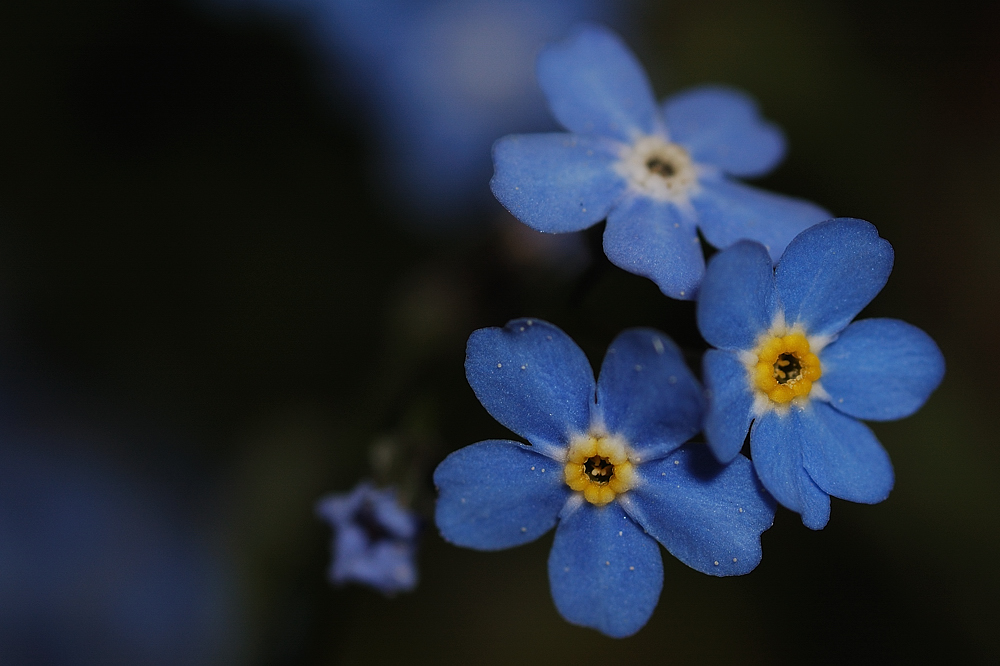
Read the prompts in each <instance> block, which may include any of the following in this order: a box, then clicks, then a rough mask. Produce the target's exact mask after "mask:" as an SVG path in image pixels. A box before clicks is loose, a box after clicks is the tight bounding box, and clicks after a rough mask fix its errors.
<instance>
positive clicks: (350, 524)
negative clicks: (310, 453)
mask: <svg viewBox="0 0 1000 666" xmlns="http://www.w3.org/2000/svg"><path fill="white" fill-rule="evenodd" d="M316 512H317V513H318V514H319V515H320V516H322V517H323V518H325V519H326V520H327V521H328V522H329V523H330V525H331V526H332V527H333V561H332V562H331V563H330V570H329V577H330V581H331V582H333V583H336V584H338V585H343V584H344V583H347V582H351V581H354V582H358V583H363V584H365V585H370V586H371V587H374V588H375V589H377V590H380V591H381V592H382V593H383V594H394V593H396V592H407V591H409V590H412V589H413V588H415V587H416V586H417V566H416V564H415V563H414V558H415V557H416V552H417V532H418V528H419V521H418V519H417V517H416V516H415V515H414V514H413V513H412V512H410V511H408V510H406V509H404V508H403V507H401V506H400V505H399V504H398V503H397V501H396V493H395V491H393V490H392V489H386V490H377V489H376V488H375V487H373V486H372V485H371V484H370V483H368V482H362V483H359V484H358V485H357V486H356V487H355V488H354V490H352V491H351V492H349V493H345V494H341V495H328V496H327V497H324V498H323V499H322V500H320V501H319V503H318V504H317V505H316Z"/></svg>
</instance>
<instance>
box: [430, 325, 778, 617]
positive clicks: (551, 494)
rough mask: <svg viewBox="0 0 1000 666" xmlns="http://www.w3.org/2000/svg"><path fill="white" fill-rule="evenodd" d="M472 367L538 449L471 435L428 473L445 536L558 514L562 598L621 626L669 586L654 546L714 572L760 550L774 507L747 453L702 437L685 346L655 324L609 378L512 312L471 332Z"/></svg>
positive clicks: (633, 340)
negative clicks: (716, 451) (722, 455)
mask: <svg viewBox="0 0 1000 666" xmlns="http://www.w3.org/2000/svg"><path fill="white" fill-rule="evenodd" d="M466 375H467V377H468V379H469V384H470V385H471V386H472V388H473V390H474V391H475V393H476V396H477V397H478V398H479V400H480V402H482V404H483V406H485V407H486V409H487V410H488V411H489V412H490V414H492V415H493V417H494V418H496V419H497V420H498V421H499V422H500V423H502V424H503V425H505V426H506V427H508V428H510V429H511V430H513V431H514V432H515V433H517V434H518V435H520V436H522V437H524V438H525V439H527V440H528V441H529V442H530V443H531V445H530V446H527V445H525V444H521V443H519V442H514V441H506V440H491V441H485V442H479V443H478V444H473V445H472V446H468V447H466V448H464V449H460V450H459V451H456V452H454V453H452V454H451V455H449V456H448V457H447V458H446V459H445V460H444V462H442V463H441V465H440V466H439V467H438V468H437V470H436V471H435V473H434V483H435V485H437V487H438V489H439V491H440V497H439V499H438V503H437V511H436V520H437V525H438V528H439V529H440V530H441V534H442V535H443V536H444V538H445V539H447V540H448V541H451V542H453V543H455V544H458V545H460V546H467V547H470V548H477V549H481V550H497V549H501V548H509V547H511V546H517V545H520V544H524V543H528V542H529V541H533V540H535V539H537V538H538V537H540V536H541V535H543V534H545V533H546V532H548V531H549V530H550V529H551V528H552V527H553V526H555V525H556V523H557V522H558V527H557V528H556V535H555V541H554V543H553V545H552V551H551V553H550V555H549V565H548V569H549V581H550V584H551V588H552V596H553V598H554V599H555V603H556V607H557V608H558V609H559V612H560V613H561V614H562V615H563V617H565V618H566V619H567V620H568V621H570V622H573V623H575V624H580V625H584V626H587V627H592V628H595V629H597V630H599V631H601V632H603V633H605V634H607V635H609V636H615V637H621V636H628V635H631V634H633V633H635V632H636V631H638V630H639V629H640V628H641V627H642V626H643V625H644V624H645V623H646V621H647V620H648V619H649V616H650V615H651V614H652V612H653V609H654V607H655V606H656V603H657V600H658V599H659V596H660V589H661V588H662V585H663V563H662V561H661V559H660V552H659V547H658V546H657V541H659V542H660V543H662V544H663V545H664V546H665V547H666V548H667V550H669V551H670V553H671V554H673V555H674V556H675V557H677V558H678V559H680V560H681V561H682V562H684V563H685V564H687V565H689V566H691V567H693V568H695V569H697V570H698V571H701V572H703V573H707V574H711V575H715V576H729V575H736V574H744V573H747V572H749V571H750V570H751V569H753V568H754V567H755V566H756V565H757V563H758V562H759V561H760V558H761V550H760V535H761V533H762V532H763V531H764V530H766V529H767V528H768V527H770V526H771V522H772V520H773V517H774V509H775V505H774V502H773V500H772V499H771V498H770V497H769V496H768V495H767V494H766V493H765V492H763V489H762V488H761V486H760V484H759V481H758V480H757V478H756V476H755V475H754V473H753V470H752V468H751V465H750V461H749V460H747V459H745V458H743V457H737V458H736V459H735V460H733V461H732V463H731V464H730V465H728V466H726V467H721V466H719V465H718V463H716V461H715V460H714V459H713V458H712V456H711V454H710V453H709V452H708V450H707V447H705V446H704V445H700V444H691V445H687V446H682V444H683V443H684V442H685V441H687V440H688V439H689V438H690V437H691V436H693V435H694V434H696V433H697V432H698V431H699V430H700V429H701V418H702V414H703V409H704V396H703V393H702V389H701V387H700V385H699V384H698V381H697V380H696V379H695V377H694V376H693V375H692V373H691V371H690V370H689V369H688V368H687V366H685V365H684V362H683V360H682V358H681V354H680V352H679V350H678V349H677V347H676V345H675V344H674V343H673V342H672V341H671V340H670V339H669V338H667V337H666V336H664V335H663V334H662V333H659V332H657V331H654V330H651V329H630V330H627V331H625V332H623V333H621V334H620V335H619V336H618V337H617V338H616V339H615V340H614V342H613V343H612V344H611V347H610V348H609V349H608V353H607V355H606V356H605V357H604V363H603V365H602V366H601V373H600V378H599V380H598V381H597V382H595V381H594V374H593V371H592V369H591V367H590V363H589V362H588V360H587V357H586V356H585V355H584V354H583V351H581V350H580V348H579V347H577V346H576V344H575V343H574V342H573V341H572V340H571V339H570V338H569V337H568V336H567V335H566V334H565V333H563V332H562V331H561V330H559V329H558V328H556V327H555V326H553V325H551V324H548V323H546V322H543V321H539V320H537V319H536V320H531V319H519V320H514V321H512V322H510V323H508V324H507V326H506V327H505V328H502V329H501V328H487V329H481V330H479V331H476V332H475V333H473V335H472V337H471V338H470V339H469V345H468V355H467V360H466Z"/></svg>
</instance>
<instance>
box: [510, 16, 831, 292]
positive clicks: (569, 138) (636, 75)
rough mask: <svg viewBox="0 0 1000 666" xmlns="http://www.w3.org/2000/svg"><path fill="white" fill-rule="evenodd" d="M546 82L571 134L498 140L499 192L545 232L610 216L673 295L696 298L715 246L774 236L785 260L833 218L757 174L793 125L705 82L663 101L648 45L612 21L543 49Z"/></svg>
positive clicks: (612, 230)
mask: <svg viewBox="0 0 1000 666" xmlns="http://www.w3.org/2000/svg"><path fill="white" fill-rule="evenodd" d="M537 73H538V81H539V84H540V85H541V87H542V90H543V92H544V93H545V95H546V97H547V98H548V102H549V106H550V107H551V110H552V112H553V114H554V115H555V117H556V119H557V120H558V121H559V123H560V124H562V125H563V126H564V127H565V128H566V129H568V130H569V131H570V132H571V133H570V134H527V135H512V136H508V137H504V138H503V139H501V140H499V141H498V142H497V143H496V144H495V145H494V148H493V162H494V169H495V173H494V176H493V180H492V182H491V187H492V189H493V193H494V195H496V197H497V199H499V200H500V202H501V203H502V204H503V205H504V206H506V207H507V209H508V210H510V212H511V213H513V214H514V215H515V216H516V217H517V218H518V219H520V220H521V221H522V222H524V223H525V224H527V225H529V226H531V227H534V228H535V229H538V230H539V231H545V232H551V233H562V232H570V231H578V230H581V229H585V228H587V227H590V226H592V225H594V224H596V223H597V222H600V221H601V220H603V219H605V218H607V227H606V229H605V231H604V251H605V253H606V254H607V255H608V258H609V259H610V260H611V261H612V262H613V263H614V264H616V265H618V266H620V267H621V268H624V269H625V270H627V271H630V272H632V273H636V274H638V275H642V276H645V277H648V278H651V279H652V280H653V281H654V282H656V284H657V285H658V286H659V287H660V289H661V290H662V291H663V293H665V294H666V295H668V296H671V297H673V298H681V299H693V298H695V296H696V292H697V288H698V284H699V283H700V281H701V278H702V275H703V274H704V271H705V262H704V256H703V254H702V249H701V243H700V241H699V239H698V229H701V233H702V234H703V235H704V236H705V239H706V240H707V241H708V242H709V243H710V244H711V245H713V246H715V247H718V248H726V247H729V246H730V245H732V244H733V243H735V242H736V241H738V240H741V239H752V240H756V241H760V242H761V243H763V244H764V245H766V246H767V247H768V249H769V250H770V253H771V257H772V258H773V259H774V260H777V259H778V257H780V256H781V253H782V251H783V250H784V249H785V246H786V245H787V244H788V242H789V241H791V239H792V238H794V237H795V235H796V234H798V233H799V232H800V231H802V230H803V229H805V228H807V227H809V226H811V225H813V224H816V223H818V222H821V221H822V220H825V219H828V218H830V217H831V215H830V214H829V213H827V211H825V210H823V209H822V208H820V207H818V206H815V205H814V204H811V203H808V202H806V201H802V200H799V199H793V198H789V197H784V196H779V195H776V194H771V193H768V192H764V191H762V190H758V189H755V188H752V187H749V186H747V185H744V184H742V183H740V182H738V181H736V180H733V179H732V178H730V176H737V177H741V176H742V177H746V176H758V175H762V174H764V173H767V172H768V171H770V170H771V169H772V168H773V167H774V166H775V165H776V164H777V163H778V162H779V161H780V160H781V158H782V157H783V155H784V150H785V146H784V139H783V137H782V134H781V131H780V130H779V129H778V128H777V127H775V126H773V125H771V124H769V123H767V122H764V121H763V120H762V119H761V118H760V117H759V114H758V111H757V107H756V104H755V103H754V102H753V100H751V99H750V98H749V97H747V96H746V95H745V94H743V93H742V92H739V91H736V90H732V89H729V88H721V87H705V88H696V89H693V90H689V91H687V92H683V93H680V94H678V95H675V96H674V97H671V98H669V99H667V100H666V101H665V102H664V103H663V106H662V108H658V107H657V105H656V101H655V99H654V97H653V93H652V89H651V87H650V85H649V81H648V79H647V78H646V74H645V72H644V71H643V69H642V67H641V65H640V64H639V63H638V61H637V60H636V58H635V56H634V55H633V54H632V53H631V52H630V51H629V50H628V48H627V47H626V46H625V45H624V44H623V43H622V42H621V40H620V39H619V38H618V37H617V36H616V35H615V34H614V33H612V32H610V31H609V30H607V29H605V28H598V27H584V28H582V29H580V30H579V31H577V33H576V34H575V35H574V36H573V37H572V38H570V40H569V41H568V42H566V43H565V44H557V45H554V46H550V47H548V48H547V49H546V50H544V51H543V52H542V53H541V55H540V56H539V58H538V66H537Z"/></svg>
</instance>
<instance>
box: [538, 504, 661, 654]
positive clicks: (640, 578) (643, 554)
mask: <svg viewBox="0 0 1000 666" xmlns="http://www.w3.org/2000/svg"><path fill="white" fill-rule="evenodd" d="M549 583H550V584H551V585H552V598H553V599H554V600H555V602H556V608H558V609H559V612H560V613H561V614H562V616H563V617H564V618H566V620H567V621H568V622H572V623H573V624H579V625H583V626H585V627H591V628H593V629H597V630H598V631H600V632H601V633H604V634H607V635H608V636H612V637H614V638H624V637H625V636H631V635H632V634H634V633H635V632H637V631H639V630H640V629H642V627H643V625H644V624H646V621H647V620H649V616H650V615H652V614H653V609H654V608H656V602H657V601H658V600H659V598H660V590H661V589H662V588H663V561H662V560H661V559H660V547H659V546H658V545H657V544H656V541H654V540H653V539H651V538H650V537H649V536H647V535H646V534H645V533H644V532H643V531H642V528H640V527H639V526H638V525H636V524H635V523H634V522H632V520H631V519H630V518H629V517H628V516H626V515H625V512H624V511H623V510H622V508H621V507H620V506H618V503H617V502H612V503H611V504H608V505H607V506H602V507H596V506H594V505H593V504H590V503H588V502H584V503H583V504H582V505H580V506H579V507H577V509H576V510H575V511H573V512H572V513H570V514H569V515H566V516H563V517H562V518H561V519H560V521H559V527H558V528H556V538H555V541H554V543H553V544H552V552H551V553H550V554H549Z"/></svg>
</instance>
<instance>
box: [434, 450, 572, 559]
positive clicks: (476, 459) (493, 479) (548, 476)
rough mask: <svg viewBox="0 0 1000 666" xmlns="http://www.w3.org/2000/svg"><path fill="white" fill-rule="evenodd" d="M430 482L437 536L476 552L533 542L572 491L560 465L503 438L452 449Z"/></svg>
mask: <svg viewBox="0 0 1000 666" xmlns="http://www.w3.org/2000/svg"><path fill="white" fill-rule="evenodd" d="M434 485H435V486H437V488H438V491H439V492H440V495H439V496H438V501H437V508H436V510H435V513H434V519H435V521H436V522H437V526H438V529H439V530H441V536H443V537H444V538H445V539H446V540H448V541H450V542H452V543H454V544H457V545H459V546H466V547H468V548H478V549H480V550H499V549H501V548H510V547H511V546H519V545H521V544H523V543H528V542H529V541H534V540H535V539H537V538H538V537H540V536H541V535H543V534H545V533H546V532H548V531H549V530H550V529H552V526H553V525H555V524H556V518H557V517H558V515H559V510H560V509H562V507H563V505H564V504H565V503H566V500H567V499H568V498H569V497H570V494H571V491H570V489H569V487H568V486H567V485H566V484H565V483H564V482H563V478H562V465H560V464H559V463H555V462H554V461H553V460H551V459H550V458H546V457H545V456H542V455H540V454H538V453H536V452H534V451H532V450H531V449H530V448H529V447H527V446H525V445H523V444H518V443H517V442H510V441H503V440H490V441H487V442H479V443H478V444H473V445H472V446H467V447H465V448H464V449H459V450H458V451H455V452H454V453H452V454H451V455H449V456H448V457H447V458H445V459H444V461H443V462H442V463H441V464H440V465H438V467H437V469H436V470H434Z"/></svg>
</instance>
